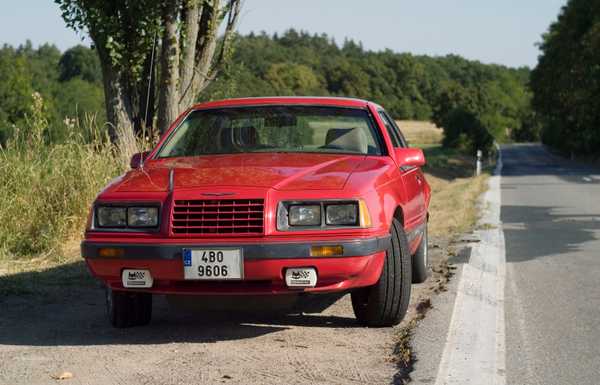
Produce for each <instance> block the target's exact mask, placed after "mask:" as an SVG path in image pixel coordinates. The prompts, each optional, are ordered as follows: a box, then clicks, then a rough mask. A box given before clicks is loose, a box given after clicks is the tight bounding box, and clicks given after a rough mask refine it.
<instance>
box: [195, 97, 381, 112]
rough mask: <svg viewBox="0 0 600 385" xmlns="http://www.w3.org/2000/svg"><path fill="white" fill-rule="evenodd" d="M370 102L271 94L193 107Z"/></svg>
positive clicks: (357, 104) (354, 104)
mask: <svg viewBox="0 0 600 385" xmlns="http://www.w3.org/2000/svg"><path fill="white" fill-rule="evenodd" d="M369 103H370V102H369V101H367V100H363V99H354V98H342V97H332V96H269V97H254V98H235V99H223V100H215V101H210V102H205V103H198V104H196V105H194V106H193V107H192V109H206V108H219V107H238V106H257V105H259V106H260V105H290V104H298V105H320V106H334V107H353V108H366V107H367V106H368V105H369Z"/></svg>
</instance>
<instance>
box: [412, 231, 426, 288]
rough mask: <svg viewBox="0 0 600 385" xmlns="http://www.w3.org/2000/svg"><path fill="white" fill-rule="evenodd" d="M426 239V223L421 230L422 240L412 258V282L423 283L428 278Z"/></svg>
mask: <svg viewBox="0 0 600 385" xmlns="http://www.w3.org/2000/svg"><path fill="white" fill-rule="evenodd" d="M427 242H428V237H427V223H425V229H424V230H423V239H421V244H420V245H419V248H418V249H417V251H416V252H415V253H414V254H413V256H412V282H413V283H423V282H425V280H426V279H427V277H429V266H428V265H427V264H428V261H429V247H428V244H427Z"/></svg>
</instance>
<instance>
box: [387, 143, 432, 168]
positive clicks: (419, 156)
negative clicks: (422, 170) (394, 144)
mask: <svg viewBox="0 0 600 385" xmlns="http://www.w3.org/2000/svg"><path fill="white" fill-rule="evenodd" d="M394 152H395V155H396V163H398V166H399V167H422V166H425V154H423V150H421V149H420V148H408V147H403V148H396V149H394Z"/></svg>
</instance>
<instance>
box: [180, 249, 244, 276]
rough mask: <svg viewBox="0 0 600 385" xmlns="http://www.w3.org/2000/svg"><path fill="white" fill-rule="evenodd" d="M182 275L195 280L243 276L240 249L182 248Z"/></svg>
mask: <svg viewBox="0 0 600 385" xmlns="http://www.w3.org/2000/svg"><path fill="white" fill-rule="evenodd" d="M183 277H184V279H196V280H227V279H242V278H244V263H243V259H242V251H241V250H240V249H226V248H220V249H183Z"/></svg>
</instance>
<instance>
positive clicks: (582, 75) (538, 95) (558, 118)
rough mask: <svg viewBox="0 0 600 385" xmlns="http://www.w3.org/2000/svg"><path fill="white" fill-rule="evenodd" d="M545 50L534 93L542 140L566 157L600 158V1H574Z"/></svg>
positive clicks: (533, 84) (564, 11)
mask: <svg viewBox="0 0 600 385" xmlns="http://www.w3.org/2000/svg"><path fill="white" fill-rule="evenodd" d="M540 49H541V51H542V54H541V56H540V58H539V62H538V65H537V67H536V68H535V69H534V70H533V72H532V74H531V87H532V90H533V92H534V97H533V107H534V109H535V111H536V114H537V115H536V117H538V118H539V119H541V121H542V124H543V131H542V139H543V140H544V141H545V142H546V143H548V144H551V145H553V146H555V147H558V148H559V149H562V150H564V151H565V152H571V153H574V152H577V153H579V154H596V155H597V154H600V150H599V149H600V109H599V108H598V100H599V99H600V0H570V1H569V2H568V3H567V5H566V6H565V7H563V9H562V11H561V13H560V15H559V16H558V20H557V21H556V22H554V23H553V24H552V25H550V28H549V30H548V32H547V33H546V34H544V36H543V42H542V44H541V45H540Z"/></svg>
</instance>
